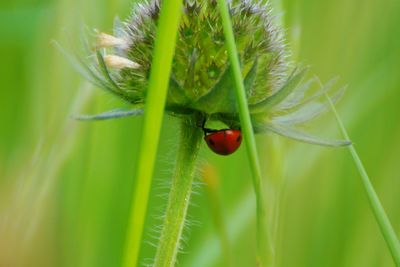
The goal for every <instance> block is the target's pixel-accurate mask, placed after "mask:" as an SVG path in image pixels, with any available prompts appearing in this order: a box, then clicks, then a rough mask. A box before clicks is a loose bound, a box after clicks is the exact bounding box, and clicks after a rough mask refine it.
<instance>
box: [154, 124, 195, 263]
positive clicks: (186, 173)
mask: <svg viewBox="0 0 400 267" xmlns="http://www.w3.org/2000/svg"><path fill="white" fill-rule="evenodd" d="M201 140H202V132H201V130H200V129H199V128H198V127H195V126H192V125H189V124H186V123H185V122H183V123H182V125H181V135H180V144H179V148H178V149H179V150H178V156H177V159H176V166H175V171H174V176H173V179H172V185H171V191H170V193H169V199H168V204H167V212H166V214H165V219H164V226H163V230H162V232H161V237H160V243H159V244H158V247H157V254H156V258H155V262H154V266H155V267H173V266H175V262H176V257H177V254H178V252H179V244H180V240H181V236H182V230H183V227H184V225H185V220H186V213H187V209H188V206H189V202H190V195H191V192H192V183H193V177H194V169H195V165H196V159H197V155H198V153H199V150H200V145H201Z"/></svg>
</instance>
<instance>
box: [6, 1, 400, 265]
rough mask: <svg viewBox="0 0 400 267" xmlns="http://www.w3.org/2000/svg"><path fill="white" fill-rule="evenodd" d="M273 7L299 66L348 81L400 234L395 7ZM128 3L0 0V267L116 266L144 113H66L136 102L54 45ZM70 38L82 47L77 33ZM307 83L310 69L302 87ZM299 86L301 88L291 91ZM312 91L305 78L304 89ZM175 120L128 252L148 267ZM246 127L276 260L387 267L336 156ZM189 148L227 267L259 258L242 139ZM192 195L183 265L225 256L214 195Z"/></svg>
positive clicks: (378, 184)
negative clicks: (97, 81) (92, 77)
mask: <svg viewBox="0 0 400 267" xmlns="http://www.w3.org/2000/svg"><path fill="white" fill-rule="evenodd" d="M271 2H272V4H273V7H274V8H276V7H278V6H280V7H281V8H282V10H283V11H284V12H283V13H282V14H283V15H282V16H281V17H280V19H281V20H282V24H283V26H284V28H285V29H286V31H287V34H288V35H287V38H288V42H287V43H288V45H289V46H290V48H291V50H292V52H293V59H294V60H295V61H296V62H305V63H306V64H307V65H308V64H309V65H310V66H311V67H310V69H309V72H310V73H314V74H317V75H318V76H319V77H321V79H322V80H323V81H328V80H330V79H331V77H333V76H335V75H339V76H340V82H339V81H338V82H337V83H336V84H338V83H340V84H348V85H349V86H348V89H347V91H346V94H345V95H344V97H343V99H342V101H341V102H339V104H338V109H339V111H340V114H341V116H342V118H343V120H344V122H345V124H346V125H347V127H348V131H349V133H350V135H351V136H352V141H353V142H354V145H355V147H356V148H357V151H358V153H359V155H360V157H361V158H362V159H363V163H364V164H365V167H366V168H367V169H368V172H369V174H370V176H371V180H372V181H371V182H372V183H373V184H374V185H375V190H376V192H377V194H378V195H379V196H380V198H381V202H382V205H383V206H384V207H385V210H386V212H387V214H388V217H389V218H390V219H391V222H392V225H393V227H394V230H395V231H396V232H397V233H399V228H398V226H399V224H400V213H399V210H398V203H399V201H400V200H399V196H400V183H399V181H400V180H399V179H398V176H396V173H397V168H398V166H397V165H398V154H399V151H400V142H399V138H398V136H399V134H400V129H399V127H398V114H399V112H400V109H399V105H398V99H399V97H400V94H399V92H400V90H399V88H400V77H399V75H398V69H399V68H400V66H399V62H400V54H399V50H398V47H400V38H399V36H400V31H399V27H398V25H399V24H400V17H399V16H398V14H399V12H400V5H399V2H398V1H391V0H383V1H372V0H367V1H365V2H363V5H362V6H360V4H359V3H358V2H356V1H345V0H339V1H292V0H287V1H279V3H278V1H271ZM278 4H279V5H278ZM129 5H130V4H129V3H127V2H126V1H114V0H101V1H94V0H88V1H83V2H82V1H79V2H77V1H70V0H68V1H67V0H52V1H41V0H39V1H35V3H33V2H28V1H13V2H7V1H6V2H4V3H2V4H1V5H0V22H1V23H0V34H1V41H0V48H1V49H0V56H1V58H2V64H0V75H1V81H2V85H3V89H2V90H0V110H1V112H0V121H1V125H0V127H1V130H0V236H1V241H0V248H1V253H0V262H1V263H3V264H5V265H9V266H27V265H28V266H29V265H30V266H43V267H46V266H49V267H52V266H76V267H80V266H84V267H90V266H96V267H98V266H105V267H108V266H120V265H121V263H122V261H123V260H122V259H123V256H122V251H123V243H124V239H125V235H126V231H127V230H126V229H127V222H128V211H129V208H130V199H131V196H132V189H133V188H134V185H135V181H136V177H134V178H133V179H132V175H133V173H134V170H135V166H133V165H134V164H133V162H134V161H135V160H136V159H137V158H138V153H137V151H138V146H139V144H140V141H139V140H140V138H139V134H138V133H139V132H140V129H142V126H141V119H142V118H141V117H136V118H126V119H121V120H111V121H104V122H98V123H97V122H96V123H81V122H75V121H73V120H71V119H70V117H71V115H76V114H97V113H102V112H104V111H105V110H113V109H115V108H116V107H118V108H124V109H125V110H131V109H132V106H131V105H127V104H126V103H123V102H120V101H118V100H116V98H114V97H110V95H107V94H104V93H103V92H101V91H99V90H98V89H97V88H92V87H91V86H90V85H88V84H87V83H86V82H84V81H83V79H82V77H81V76H80V75H79V74H78V73H76V72H75V71H74V70H72V69H71V67H70V66H69V64H68V63H66V60H65V57H64V56H62V55H61V54H60V53H59V52H58V51H56V49H54V48H53V46H51V45H49V42H50V40H52V39H56V40H59V41H60V42H61V43H62V45H63V46H64V42H62V40H63V38H64V37H65V29H67V31H68V32H76V29H78V28H79V26H80V25H81V21H80V20H79V19H77V18H79V17H83V18H85V23H87V24H88V25H90V26H91V27H97V28H101V29H110V28H111V25H112V23H113V19H114V17H115V15H116V14H118V15H119V16H120V17H123V18H125V17H126V16H127V15H129V13H130V9H129V8H128V7H129ZM274 13H275V14H279V13H280V11H279V10H275V12H274ZM76 35H78V34H76ZM114 35H116V34H115V33H114ZM73 36H74V35H73ZM388 40H390V41H388ZM70 41H71V43H73V44H78V43H79V40H77V38H74V37H72V38H70ZM68 51H69V50H68ZM102 52H103V51H102ZM90 59H93V58H90ZM264 60H265V59H264ZM250 66H251V64H249V65H248V69H250ZM258 72H259V71H258ZM98 73H99V72H98ZM242 74H243V76H246V74H247V72H246V71H245V72H244V73H242ZM284 80H285V79H284ZM310 81H312V79H311V80H310ZM171 83H174V82H173V81H172V82H171ZM308 83H309V80H307V78H306V79H305V80H304V84H308ZM328 83H329V82H328ZM328 83H326V84H328ZM88 87H90V88H88ZM98 87H102V86H101V85H99V86H98ZM170 88H172V87H170ZM176 88H178V89H177V90H180V89H181V88H179V87H176ZM303 88H305V86H303V84H300V85H299V87H298V88H297V89H296V90H295V91H297V90H298V91H302V90H303ZM335 88H337V85H336V86H334V88H332V89H333V90H335ZM85 89H88V90H85ZM315 91H316V88H315V84H314V83H312V82H311V83H310V87H309V89H307V90H305V91H304V95H305V96H311V95H313V93H314V92H315ZM330 94H331V95H334V93H330ZM176 95H177V94H175V96H176ZM179 97H181V95H179ZM182 99H183V100H184V96H182ZM314 100H316V99H314ZM174 101H179V102H181V101H182V100H181V99H179V100H174ZM292 103H293V102H286V103H282V104H281V105H282V106H285V107H291V106H292ZM301 103H302V102H301ZM314 103H316V104H320V103H321V104H323V102H322V101H318V103H317V102H315V101H314ZM141 105H143V103H142V104H141ZM314 106H315V107H317V106H316V105H313V107H314ZM293 107H295V106H293ZM172 109H173V106H171V110H172ZM303 111H304V112H305V113H307V112H306V110H303ZM285 113H286V110H282V112H278V113H276V117H275V118H278V117H282V116H285V115H288V114H289V113H286V114H285ZM213 116H215V117H217V116H218V118H217V120H220V119H223V121H226V122H227V123H228V122H229V121H230V119H231V117H230V116H228V115H226V114H214V115H213ZM285 118H289V117H285ZM268 119H271V117H268ZM291 119H293V120H294V119H296V121H297V118H296V117H294V118H293V117H291ZM233 121H235V120H233ZM300 121H301V120H300ZM228 125H229V124H228ZM178 126H179V123H178V122H177V120H176V119H175V118H170V117H167V118H166V121H165V124H164V127H163V130H162V133H161V134H162V135H161V136H162V139H161V140H160V147H159V150H158V151H159V152H158V153H159V155H160V157H159V158H158V160H157V162H156V164H155V166H156V168H155V175H154V176H155V178H156V180H155V184H154V187H153V188H152V191H151V193H150V200H149V215H148V216H147V217H146V222H145V227H146V232H147V233H148V234H147V235H146V236H145V237H144V239H143V243H142V244H143V248H142V251H141V253H140V255H139V261H140V262H141V263H143V265H145V264H146V263H149V261H148V260H147V259H149V258H153V257H154V255H155V253H156V252H155V248H154V247H153V246H152V245H149V244H148V243H155V241H154V239H153V238H152V237H151V235H152V234H153V233H154V231H153V230H154V229H155V226H157V225H159V224H160V223H161V222H160V220H158V219H157V218H154V215H156V216H158V215H160V214H163V213H164V208H163V207H164V204H165V202H166V198H165V197H160V196H161V195H165V194H166V193H167V192H168V191H169V190H168V189H169V186H167V185H168V181H169V178H168V177H171V175H170V171H168V170H169V169H171V166H170V165H171V164H174V163H175V162H174V161H175V160H174V153H172V152H171V151H175V150H176V143H177V142H178V136H177V128H178ZM295 126H297V125H295ZM299 129H300V130H302V131H306V132H307V133H309V132H310V133H311V132H312V133H315V134H317V135H318V136H330V137H334V136H338V133H337V132H336V125H335V123H334V118H333V117H332V116H331V115H330V114H329V113H327V114H325V115H323V117H322V118H321V119H320V120H314V121H313V122H311V121H309V122H307V126H304V125H303V126H302V125H301V124H300V127H299ZM256 137H257V147H258V150H259V154H260V155H259V157H260V161H261V168H262V173H263V175H265V177H266V179H265V180H264V182H265V183H264V184H265V187H266V191H267V192H266V202H267V205H268V208H269V209H268V214H269V216H270V217H271V219H272V220H273V221H274V222H276V223H275V225H277V227H276V228H272V232H273V235H274V236H275V237H276V240H277V241H276V243H274V250H275V255H276V266H282V267H285V266H299V267H302V266H307V267H310V266H311V267H312V266H326V267H336V266H343V267H354V266H363V267H378V266H379V267H380V266H385V267H386V266H388V267H389V266H395V265H394V263H393V260H392V257H391V255H390V253H389V251H388V250H387V247H386V244H385V240H384V239H383V238H382V236H381V234H380V231H379V227H378V225H377V223H376V222H375V219H374V217H373V216H372V213H371V210H370V207H369V205H368V201H367V198H366V197H365V192H364V189H363V187H362V184H361V182H359V180H357V177H358V175H359V174H358V172H357V171H356V169H355V168H354V164H353V162H352V160H351V158H350V157H349V156H348V155H347V153H346V151H345V150H342V149H338V150H336V149H335V150H332V149H324V148H321V147H317V146H309V145H304V144H300V143H296V142H292V141H290V140H286V139H284V138H280V137H279V136H273V135H269V134H267V135H257V136H256ZM203 147H204V146H203ZM200 155H201V157H203V158H204V159H205V160H207V161H208V162H209V163H211V164H212V165H214V166H215V167H216V168H217V169H218V171H219V174H220V176H219V177H218V178H219V186H217V188H216V189H215V190H216V192H218V193H219V195H220V199H221V210H222V212H223V214H222V217H224V220H223V221H224V222H225V223H226V228H227V233H228V242H229V245H230V247H231V249H232V253H231V255H232V257H233V262H234V263H235V264H236V265H235V266H255V262H254V259H255V251H256V250H255V247H254V240H255V236H254V233H255V232H256V230H255V229H256V227H255V206H254V194H253V192H252V190H251V186H252V185H251V179H250V171H249V169H248V166H247V165H248V164H247V162H246V157H245V156H246V155H245V153H244V151H243V148H241V149H239V150H238V152H237V153H235V154H234V155H232V156H231V157H229V158H220V157H218V156H216V155H214V154H212V153H211V152H209V151H208V150H207V149H202V150H201V151H200ZM277 158H280V161H279V162H278V163H276V162H275V161H276V160H277ZM282 166H283V168H280V167H282ZM194 190H195V191H196V192H197V194H194V195H193V196H192V203H193V205H192V206H190V207H189V209H188V218H189V219H188V221H187V223H188V224H191V227H190V235H187V237H188V238H186V239H185V240H186V242H184V244H183V248H182V249H183V251H184V253H182V254H180V255H178V262H179V264H180V265H181V266H190V267H197V266H199V267H204V266H215V267H217V266H224V256H223V255H224V254H223V253H222V252H221V245H220V242H219V238H218V235H217V234H216V231H215V229H214V226H213V222H212V221H213V220H212V218H213V215H212V213H211V212H210V204H209V201H208V199H207V198H206V197H205V194H204V192H203V191H204V189H203V186H200V187H197V188H196V187H195V189H194ZM276 214H278V215H276ZM196 222H201V224H200V226H199V225H198V224H196ZM155 235H156V236H159V231H157V232H156V234H155ZM274 240H275V239H274ZM23 243H24V244H25V245H22V244H23ZM151 262H152V261H151Z"/></svg>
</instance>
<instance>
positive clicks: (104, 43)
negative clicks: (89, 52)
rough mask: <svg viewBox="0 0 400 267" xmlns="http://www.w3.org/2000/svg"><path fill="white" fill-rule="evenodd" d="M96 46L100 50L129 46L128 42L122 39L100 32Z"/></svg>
mask: <svg viewBox="0 0 400 267" xmlns="http://www.w3.org/2000/svg"><path fill="white" fill-rule="evenodd" d="M96 46H97V47H98V48H107V47H116V46H118V47H121V48H127V47H128V46H129V44H128V42H127V41H126V40H124V39H122V38H117V37H115V36H113V35H109V34H107V33H103V32H100V33H98V35H97V43H96Z"/></svg>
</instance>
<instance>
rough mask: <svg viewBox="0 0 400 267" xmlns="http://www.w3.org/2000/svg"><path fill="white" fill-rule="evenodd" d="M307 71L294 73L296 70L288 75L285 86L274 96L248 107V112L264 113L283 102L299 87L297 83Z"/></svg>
mask: <svg viewBox="0 0 400 267" xmlns="http://www.w3.org/2000/svg"><path fill="white" fill-rule="evenodd" d="M307 70H308V69H303V70H302V71H300V72H298V73H296V70H294V71H293V74H292V75H290V77H289V78H288V81H287V82H286V83H285V85H284V86H283V87H282V88H281V89H280V90H278V91H277V92H276V93H275V94H273V95H272V96H270V97H268V98H266V99H264V100H263V101H261V102H259V103H257V104H253V105H250V106H249V108H250V112H251V113H252V114H255V113H262V112H266V111H268V110H270V109H271V108H273V107H274V106H276V105H278V104H279V103H281V102H282V101H283V100H285V99H286V97H288V96H289V95H290V94H291V93H292V92H293V90H294V89H296V87H297V86H298V85H299V83H300V82H301V80H302V79H303V77H304V76H305V74H306V73H307ZM295 73H296V74H295Z"/></svg>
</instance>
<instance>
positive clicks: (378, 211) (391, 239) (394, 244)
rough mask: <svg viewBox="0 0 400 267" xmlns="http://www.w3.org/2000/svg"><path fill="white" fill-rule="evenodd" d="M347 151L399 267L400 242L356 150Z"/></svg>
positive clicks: (342, 128) (337, 119) (333, 109)
mask: <svg viewBox="0 0 400 267" xmlns="http://www.w3.org/2000/svg"><path fill="white" fill-rule="evenodd" d="M325 96H326V98H327V100H328V102H329V105H330V106H331V109H332V111H333V113H334V115H335V118H336V121H337V123H338V125H339V127H340V130H341V132H342V135H343V136H344V137H345V138H346V139H347V140H350V137H349V134H348V133H347V130H346V128H345V127H344V124H343V122H342V120H341V119H340V117H339V114H338V112H337V110H336V108H335V105H334V104H333V102H332V100H331V98H330V97H329V95H328V94H325ZM349 150H350V154H351V156H352V158H353V160H354V163H355V164H356V166H357V169H358V171H359V173H360V176H361V180H362V183H363V186H364V189H365V192H366V193H367V197H368V201H369V204H370V207H371V209H372V212H373V213H374V216H375V220H376V222H377V223H378V225H379V228H380V230H381V233H382V235H383V237H384V239H385V241H386V244H387V246H388V248H389V250H390V253H391V254H392V257H393V261H394V262H395V264H396V266H397V267H399V266H400V242H399V239H398V238H397V236H396V232H395V231H394V229H393V226H392V224H391V223H390V220H389V218H388V216H387V214H386V212H385V209H384V208H383V206H382V204H381V202H380V200H379V197H378V195H377V194H376V192H375V189H374V186H373V185H372V183H371V180H370V179H369V177H368V173H367V171H366V170H365V168H364V165H363V163H362V162H361V159H360V157H359V156H358V153H357V151H356V149H355V148H354V146H353V144H351V145H350V146H349Z"/></svg>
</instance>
